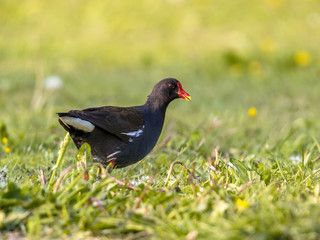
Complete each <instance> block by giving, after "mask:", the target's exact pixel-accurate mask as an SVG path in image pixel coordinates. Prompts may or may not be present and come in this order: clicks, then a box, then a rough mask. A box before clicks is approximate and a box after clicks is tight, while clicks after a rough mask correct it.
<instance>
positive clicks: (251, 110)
mask: <svg viewBox="0 0 320 240" xmlns="http://www.w3.org/2000/svg"><path fill="white" fill-rule="evenodd" d="M257 113H258V110H257V109H256V108H255V107H251V108H249V110H248V115H249V117H255V116H256V115H257Z"/></svg>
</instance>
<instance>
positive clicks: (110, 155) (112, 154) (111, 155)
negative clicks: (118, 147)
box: [107, 151, 120, 158]
mask: <svg viewBox="0 0 320 240" xmlns="http://www.w3.org/2000/svg"><path fill="white" fill-rule="evenodd" d="M119 152H120V151H116V152H114V153H111V154H109V155H108V156H107V158H110V157H113V156H114V155H116V154H118V153H119Z"/></svg>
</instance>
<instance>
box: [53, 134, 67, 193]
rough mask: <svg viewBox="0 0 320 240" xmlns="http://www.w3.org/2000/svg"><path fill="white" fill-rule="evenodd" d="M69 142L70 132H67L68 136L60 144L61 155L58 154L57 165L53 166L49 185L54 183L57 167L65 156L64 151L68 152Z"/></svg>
mask: <svg viewBox="0 0 320 240" xmlns="http://www.w3.org/2000/svg"><path fill="white" fill-rule="evenodd" d="M69 142H70V134H69V133H67V134H66V136H65V137H64V140H63V141H62V142H61V144H60V149H59V156H58V159H57V163H56V165H55V166H54V167H53V171H52V174H51V178H50V181H49V187H50V186H51V185H52V181H53V178H54V176H55V175H56V171H57V168H58V167H59V166H60V164H61V160H62V158H63V155H64V153H65V152H66V149H67V146H68V143H69Z"/></svg>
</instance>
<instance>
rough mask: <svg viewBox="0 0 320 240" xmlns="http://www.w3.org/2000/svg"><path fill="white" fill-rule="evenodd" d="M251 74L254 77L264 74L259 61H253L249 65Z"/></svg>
mask: <svg viewBox="0 0 320 240" xmlns="http://www.w3.org/2000/svg"><path fill="white" fill-rule="evenodd" d="M249 72H250V73H251V74H252V75H261V73H262V67H261V63H259V62H258V61H251V62H250V64H249Z"/></svg>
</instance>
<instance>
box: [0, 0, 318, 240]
mask: <svg viewBox="0 0 320 240" xmlns="http://www.w3.org/2000/svg"><path fill="white" fill-rule="evenodd" d="M319 43H320V3H319V0H259V1H257V0H237V1H227V0H224V1H222V0H212V1H210V0H188V1H187V0H163V1H152V0H140V1H132V0H123V1H109V0H106V1H100V0H91V1H83V0H63V1H62V0H61V1H44V0H28V1H17V0H0V144H1V145H0V146H1V147H0V196H1V197H0V230H2V231H7V233H4V234H7V235H3V237H4V238H6V237H8V239H9V236H11V235H10V234H15V233H16V234H18V236H19V234H20V236H29V238H30V239H37V238H40V237H41V236H47V237H48V236H52V235H53V236H56V237H57V238H59V239H62V238H63V239H65V238H68V237H69V238H70V239H71V237H72V236H73V238H74V239H88V238H86V237H85V236H93V238H94V239H96V237H95V234H96V235H97V236H100V234H102V235H103V234H105V235H106V236H107V237H108V238H115V237H117V238H121V239H123V238H124V237H126V239H133V236H134V238H135V239H138V237H137V236H142V237H146V238H148V237H149V236H150V238H151V237H154V239H157V238H158V239H189V240H191V239H196V238H197V235H198V234H199V239H207V237H208V236H211V235H212V234H214V236H216V238H217V239H239V238H243V239H244V238H246V239H319V236H320V229H319V226H320V223H319V210H318V209H319V207H318V206H319V199H320V198H319V192H320V190H319V189H320V185H319V175H318V173H319V172H320V163H319V151H320V145H319V142H320V141H319V137H320V121H319V119H320V111H319V102H320V95H319V93H320V84H319V78H320V62H319V53H320V48H319ZM166 77H175V78H178V79H179V80H180V81H181V83H182V86H183V88H184V89H185V90H186V91H187V92H188V93H189V94H190V95H191V96H192V102H191V103H189V102H186V101H183V100H177V101H174V102H173V103H172V104H171V105H170V106H169V109H168V111H167V115H166V118H167V119H166V123H165V128H164V131H163V134H162V136H161V138H160V142H162V141H163V140H164V139H165V138H166V137H168V136H171V137H172V138H171V139H170V140H169V141H168V142H165V143H163V142H162V143H163V144H162V146H163V147H162V148H161V149H157V150H156V151H155V152H153V153H152V154H149V155H148V156H147V157H146V158H145V160H143V161H141V162H140V163H138V164H135V165H132V166H130V167H128V168H125V169H121V170H115V171H114V172H112V175H113V176H114V177H116V178H118V179H120V180H123V179H129V180H130V181H132V182H135V183H136V185H139V187H140V189H141V191H140V190H139V191H131V190H125V189H124V188H122V187H121V186H120V185H118V184H117V183H114V182H113V180H112V179H111V178H108V177H106V178H104V179H103V180H100V178H99V176H96V175H94V174H91V175H90V179H89V181H85V180H83V181H79V184H78V183H77V184H76V185H74V184H73V183H76V181H75V179H78V180H79V179H80V178H81V179H82V177H83V176H84V175H83V176H82V174H83V172H82V170H81V169H80V170H79V169H76V168H75V167H74V165H76V163H77V160H76V157H75V155H76V154H75V152H76V151H75V147H74V145H73V144H69V147H68V150H67V152H66V154H65V156H64V158H63V163H61V165H60V166H59V168H55V167H56V166H55V164H56V160H57V156H58V149H59V143H60V142H61V140H62V139H63V137H64V135H65V131H64V130H63V129H62V127H60V125H59V124H58V121H57V116H56V112H64V111H68V110H70V109H83V108H87V107H95V106H102V105H117V106H130V105H139V104H143V103H144V102H145V101H146V97H147V95H148V94H149V93H150V92H151V90H152V87H153V86H154V85H155V84H156V83H157V82H158V81H159V80H161V79H163V78H166ZM158 146H159V145H158ZM156 148H157V147H156ZM215 150H217V151H215ZM216 154H217V156H218V157H216ZM219 159H220V160H219ZM218 160H219V161H218ZM174 161H180V162H182V163H183V164H185V168H188V169H190V170H192V169H193V170H195V174H196V175H197V176H198V177H199V178H200V181H201V182H199V185H197V183H195V182H193V181H192V179H191V178H190V176H189V175H188V174H187V171H186V170H185V168H183V167H179V166H176V167H175V169H174V170H173V172H172V176H170V174H169V175H168V169H169V168H170V165H171V164H172V163H173V162H174ZM193 163H195V164H193ZM72 167H73V169H72V170H70V169H71V168H72ZM94 167H95V166H93V167H92V168H91V170H92V171H91V173H93V171H95V170H94V169H95V168H94ZM194 168H195V169H194ZM52 169H57V172H54V173H52ZM66 169H69V170H70V172H69V173H68V174H67V175H66V177H65V179H64V180H63V181H62V182H61V186H60V189H59V190H58V192H56V193H52V191H51V190H52V189H50V188H47V185H45V184H44V183H43V181H44V180H47V181H48V180H49V178H50V176H52V178H51V179H54V180H55V179H57V178H58V177H59V176H62V173H63V172H64V171H65V170H66ZM193 170H192V171H193ZM54 171H55V170H54ZM155 173H157V174H156V175H155ZM151 176H152V177H151ZM154 176H155V180H154V181H153V183H152V184H151V185H150V186H149V184H147V181H149V180H148V179H152V178H153V177H154ZM167 176H168V178H167ZM187 178H188V179H187ZM59 179H60V178H59ZM165 179H168V180H169V182H168V185H167V184H166V180H165ZM78 180H77V181H78ZM109 180H110V184H107V185H106V186H105V185H103V187H101V188H100V189H98V190H99V191H97V188H95V187H96V186H97V185H99V184H101V183H105V182H106V181H109ZM125 181H126V180H125ZM126 183H127V181H126ZM250 184H251V185H250ZM84 186H85V187H84ZM101 186H102V185H101ZM148 186H149V189H148V190H146V189H147V188H148ZM143 189H144V190H143ZM163 189H164V190H163ZM77 191H79V192H77ZM86 192H87V193H86ZM81 193H83V194H81ZM144 193H145V196H144V198H143V199H142V201H141V208H140V207H139V208H138V209H136V208H135V207H134V204H135V203H136V202H137V199H140V200H141V197H143V194H144ZM86 194H87V195H86ZM90 194H91V195H90ZM61 195H63V197H64V199H63V201H62V202H61V198H62V197H61ZM86 196H89V197H90V196H92V197H95V198H96V199H97V201H98V202H99V201H101V203H100V204H102V209H103V210H99V209H98V208H97V207H96V206H98V205H96V206H95V205H94V204H93V203H92V204H91V203H89V202H88V201H87V200H88V198H86ZM75 205H76V206H78V207H75ZM297 206H298V207H297ZM100 207H101V206H100ZM11 231H14V232H11ZM140 231H141V234H142V235H139V232H140ZM78 232H79V233H78ZM136 233H138V235H135V234H136ZM145 233H147V235H143V234H145ZM1 234H2V232H0V236H1ZM73 234H78V235H79V237H78V235H73ZM110 234H111V235H110ZM113 234H114V235H113ZM130 234H132V235H130ZM148 234H151V235H148ZM35 236H37V237H35ZM317 236H318V237H317Z"/></svg>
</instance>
